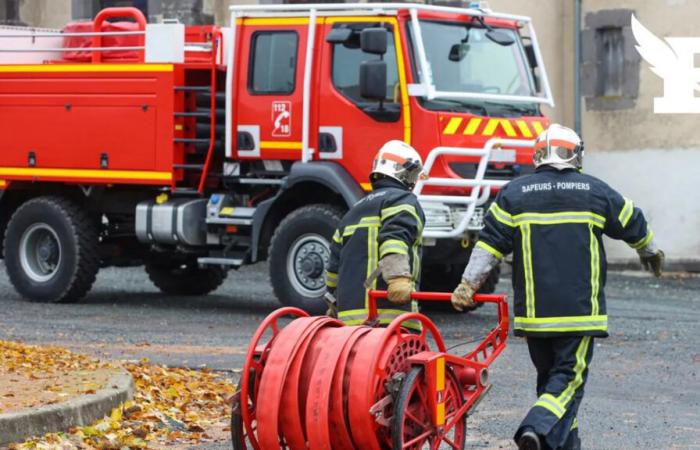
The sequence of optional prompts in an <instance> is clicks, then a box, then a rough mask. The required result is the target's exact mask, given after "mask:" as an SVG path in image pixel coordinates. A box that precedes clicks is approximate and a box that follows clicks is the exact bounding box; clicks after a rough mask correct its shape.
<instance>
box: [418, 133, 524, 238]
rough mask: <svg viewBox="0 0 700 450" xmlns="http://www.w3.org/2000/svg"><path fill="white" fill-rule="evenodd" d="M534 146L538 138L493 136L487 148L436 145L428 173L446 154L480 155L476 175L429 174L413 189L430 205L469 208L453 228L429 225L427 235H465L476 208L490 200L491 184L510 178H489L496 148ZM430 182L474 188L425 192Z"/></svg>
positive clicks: (485, 146) (501, 182)
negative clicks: (449, 192)
mask: <svg viewBox="0 0 700 450" xmlns="http://www.w3.org/2000/svg"><path fill="white" fill-rule="evenodd" d="M533 146H534V141H531V140H519V139H501V138H491V139H489V140H488V141H487V142H486V144H484V147H483V148H464V147H436V148H434V149H433V150H431V151H430V153H429V154H428V158H427V159H426V161H425V165H424V167H425V172H426V173H427V174H428V176H429V175H430V172H431V171H432V169H433V167H434V166H435V163H436V162H437V161H438V159H439V158H441V157H444V156H461V157H478V158H479V162H478V165H477V169H476V174H475V175H474V178H472V179H468V178H441V177H435V178H434V177H429V178H428V179H427V180H420V181H418V183H416V187H415V189H414V190H413V193H414V194H416V195H417V196H418V200H419V201H420V202H421V203H424V204H427V206H430V204H441V205H448V206H449V205H453V206H457V205H463V206H466V211H465V212H464V213H462V214H461V217H460V218H459V221H458V223H457V224H456V225H454V226H453V228H452V229H449V230H445V229H442V228H440V229H431V228H430V227H429V226H426V227H425V229H424V231H423V236H424V237H429V238H456V237H462V236H464V235H465V233H466V232H467V229H468V227H469V222H470V221H471V219H472V217H473V216H474V213H475V211H476V208H477V207H478V206H481V205H483V204H485V203H486V202H487V201H488V200H489V197H490V195H491V188H492V187H500V186H504V185H505V184H507V183H508V181H506V180H488V179H486V178H485V176H486V169H487V167H488V163H489V161H490V160H491V159H492V156H493V151H494V149H496V148H532V147H533ZM426 186H441V187H451V188H471V192H470V193H469V195H433V194H423V190H424V188H425V187H426ZM426 225H427V224H426Z"/></svg>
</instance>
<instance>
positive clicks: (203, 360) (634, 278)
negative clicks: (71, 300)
mask: <svg viewBox="0 0 700 450" xmlns="http://www.w3.org/2000/svg"><path fill="white" fill-rule="evenodd" d="M499 288H500V290H502V291H505V292H510V287H509V282H508V280H507V279H506V278H505V277H504V278H503V279H502V280H501V284H500V285H499ZM606 292H607V296H608V306H609V308H608V309H609V314H610V316H611V320H610V327H611V337H610V338H608V339H599V340H596V347H595V354H594V357H593V362H592V366H591V372H590V377H589V382H588V385H587V386H586V397H585V399H584V402H583V405H582V407H581V411H580V423H581V433H582V437H583V443H584V448H586V449H596V450H597V449H600V450H603V449H632V448H644V449H647V448H649V449H656V448H659V449H660V448H673V449H697V448H700V444H698V442H699V441H698V439H697V436H698V435H699V434H700V425H699V424H700V376H699V374H698V372H700V325H698V323H699V322H700V278H698V277H681V278H664V279H661V280H656V279H653V278H650V277H647V276H646V275H641V274H637V273H629V274H628V273H624V274H619V273H616V274H610V276H609V277H608V287H607V289H606ZM277 306H278V305H277V303H276V301H275V300H274V297H273V296H272V291H271V289H270V287H269V285H268V283H267V275H266V267H265V266H263V265H260V266H256V267H249V268H244V269H242V270H241V271H239V272H237V273H232V274H231V276H230V277H229V279H228V281H227V282H226V284H225V285H224V286H223V287H222V288H220V289H219V290H218V291H217V292H216V293H215V294H213V295H210V296H208V297H203V298H187V297H168V296H164V295H161V294H160V293H158V292H157V290H156V289H155V288H153V287H152V286H151V285H150V283H149V282H148V279H147V277H146V275H145V274H144V273H143V272H142V271H141V270H140V269H106V270H103V271H101V272H100V274H99V276H98V280H97V283H96V285H95V287H94V289H93V291H92V293H91V294H90V295H89V296H88V297H87V298H86V299H85V300H84V301H83V302H82V303H78V304H72V305H71V304H68V305H45V304H36V303H29V302H25V301H23V300H21V299H19V298H18V296H17V295H16V294H15V292H14V290H13V289H12V287H11V285H10V284H9V282H8V280H7V278H6V276H5V275H4V267H1V265H0V308H1V310H2V314H0V339H11V340H22V341H24V342H27V343H38V344H41V343H52V344H56V345H63V346H66V347H68V348H70V349H73V350H77V351H81V352H86V353H90V354H93V355H96V356H100V357H109V358H117V359H137V358H140V357H150V358H151V359H152V360H153V361H154V362H158V363H165V364H169V365H174V366H183V365H185V366H190V367H198V366H201V365H207V366H208V367H211V368H214V369H218V370H226V371H229V372H230V373H231V376H232V377H233V378H235V377H236V373H235V370H236V369H238V368H240V365H241V361H242V358H243V352H244V350H245V348H246V345H247V341H248V338H249V337H250V335H251V334H252V332H253V330H254V329H255V328H256V326H257V324H258V323H259V321H260V320H261V319H262V318H263V317H264V316H265V315H266V314H267V313H268V312H269V311H271V310H272V309H274V308H275V307H277ZM430 315H431V316H432V317H433V318H434V320H435V321H436V322H437V324H438V326H439V328H440V329H441V331H442V332H443V334H444V337H445V339H446V341H447V342H448V345H455V344H458V343H460V342H465V341H468V340H471V339H475V338H478V337H479V336H481V335H482V334H483V333H484V332H485V331H486V330H487V329H488V327H489V326H490V325H492V324H493V323H494V321H495V314H494V312H493V311H492V310H490V309H489V307H488V306H487V307H484V308H482V309H480V310H479V311H477V312H476V313H475V314H472V315H457V314H451V313H444V312H443V313H438V312H431V313H430ZM465 348H469V346H466V347H465ZM460 350H461V349H460V348H456V349H455V351H460ZM491 380H492V382H493V383H494V388H493V389H492V391H491V392H490V393H489V395H488V397H487V398H486V399H485V400H484V402H483V403H482V404H481V405H480V406H479V409H478V411H477V414H475V415H474V417H473V418H470V422H469V437H468V447H469V448H481V449H492V448H493V449H498V448H514V446H513V444H512V441H511V440H510V438H511V436H512V433H513V432H514V430H515V428H516V427H517V424H518V423H519V420H520V419H521V417H522V416H523V415H524V413H525V412H526V410H527V408H528V407H529V406H530V405H531V403H532V402H534V400H535V392H534V383H535V374H534V369H533V368H532V366H531V363H530V361H529V358H528V355H527V348H526V346H525V344H524V342H523V341H522V340H520V339H517V338H511V340H510V343H509V347H508V349H507V350H506V351H505V352H504V354H503V355H502V356H501V358H500V359H499V361H498V362H497V363H496V364H495V366H494V367H493V369H492V371H491ZM206 448H207V449H215V448H216V449H218V448H229V447H228V446H221V445H219V446H210V447H206Z"/></svg>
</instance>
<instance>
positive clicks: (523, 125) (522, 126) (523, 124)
mask: <svg viewBox="0 0 700 450" xmlns="http://www.w3.org/2000/svg"><path fill="white" fill-rule="evenodd" d="M515 123H516V124H518V129H519V130H520V132H521V133H522V134H523V137H526V138H531V137H532V132H531V131H530V127H528V126H527V122H525V121H524V120H517V121H516V122H515Z"/></svg>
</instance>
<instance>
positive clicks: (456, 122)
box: [442, 117, 462, 134]
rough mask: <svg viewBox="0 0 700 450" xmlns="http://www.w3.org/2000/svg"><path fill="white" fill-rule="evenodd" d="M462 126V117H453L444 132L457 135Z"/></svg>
mask: <svg viewBox="0 0 700 450" xmlns="http://www.w3.org/2000/svg"><path fill="white" fill-rule="evenodd" d="M460 125H462V118H461V117H453V118H451V119H450V121H449V122H448V123H447V126H446V127H445V129H444V130H442V132H443V134H455V133H456V132H457V129H458V128H459V126H460Z"/></svg>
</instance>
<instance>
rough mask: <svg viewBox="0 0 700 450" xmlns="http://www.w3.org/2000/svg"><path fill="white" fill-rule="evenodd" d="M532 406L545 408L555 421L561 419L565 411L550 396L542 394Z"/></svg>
mask: <svg viewBox="0 0 700 450" xmlns="http://www.w3.org/2000/svg"><path fill="white" fill-rule="evenodd" d="M534 406H540V407H542V408H545V409H546V410H548V411H549V412H551V413H552V414H554V415H555V416H557V419H561V418H562V416H563V415H564V413H565V412H566V410H565V409H564V408H562V407H561V406H560V405H559V402H557V399H556V398H555V397H554V396H553V395H552V394H546V393H545V394H542V395H540V397H539V398H538V399H537V401H536V402H535V405H534Z"/></svg>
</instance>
